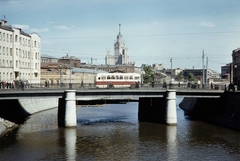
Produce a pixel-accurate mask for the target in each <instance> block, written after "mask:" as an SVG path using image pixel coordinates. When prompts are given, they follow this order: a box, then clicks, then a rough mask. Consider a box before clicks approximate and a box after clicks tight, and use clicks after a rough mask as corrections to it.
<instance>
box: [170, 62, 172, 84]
mask: <svg viewBox="0 0 240 161" xmlns="http://www.w3.org/2000/svg"><path fill="white" fill-rule="evenodd" d="M170 62H171V77H170V78H171V80H170V87H171V86H172V58H171V59H170Z"/></svg>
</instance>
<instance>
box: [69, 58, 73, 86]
mask: <svg viewBox="0 0 240 161" xmlns="http://www.w3.org/2000/svg"><path fill="white" fill-rule="evenodd" d="M69 58H70V65H69V67H70V82H69V89H72V65H71V56H69Z"/></svg>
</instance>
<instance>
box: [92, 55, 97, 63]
mask: <svg viewBox="0 0 240 161" xmlns="http://www.w3.org/2000/svg"><path fill="white" fill-rule="evenodd" d="M93 60H97V59H93V58H92V57H91V65H92V64H93Z"/></svg>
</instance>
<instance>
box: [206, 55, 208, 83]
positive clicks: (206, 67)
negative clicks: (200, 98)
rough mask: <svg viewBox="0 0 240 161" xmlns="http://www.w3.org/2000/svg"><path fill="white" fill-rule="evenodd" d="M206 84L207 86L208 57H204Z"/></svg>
mask: <svg viewBox="0 0 240 161" xmlns="http://www.w3.org/2000/svg"><path fill="white" fill-rule="evenodd" d="M206 85H207V86H208V57H206Z"/></svg>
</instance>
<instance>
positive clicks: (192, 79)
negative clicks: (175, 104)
mask: <svg viewBox="0 0 240 161" xmlns="http://www.w3.org/2000/svg"><path fill="white" fill-rule="evenodd" d="M187 80H188V81H189V82H192V81H194V75H193V74H192V73H188V77H187Z"/></svg>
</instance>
